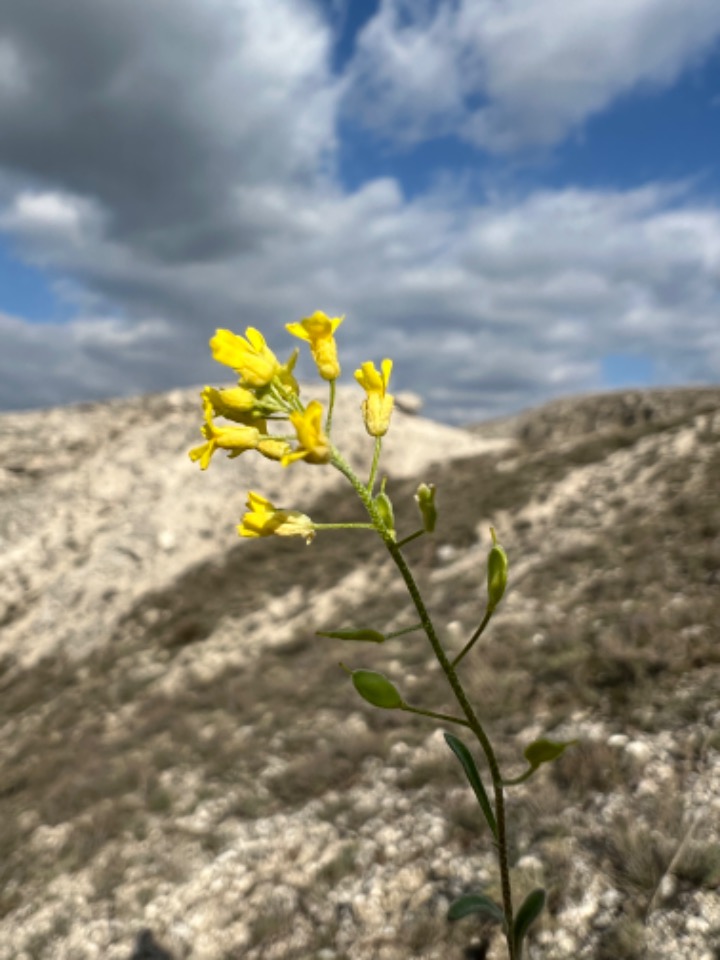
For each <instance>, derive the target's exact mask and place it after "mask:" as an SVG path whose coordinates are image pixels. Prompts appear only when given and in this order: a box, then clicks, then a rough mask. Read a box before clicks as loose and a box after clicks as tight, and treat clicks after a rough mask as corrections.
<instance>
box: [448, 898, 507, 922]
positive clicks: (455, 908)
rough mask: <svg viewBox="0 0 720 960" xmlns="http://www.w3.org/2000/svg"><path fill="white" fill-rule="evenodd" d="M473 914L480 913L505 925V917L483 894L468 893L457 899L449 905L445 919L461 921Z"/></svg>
mask: <svg viewBox="0 0 720 960" xmlns="http://www.w3.org/2000/svg"><path fill="white" fill-rule="evenodd" d="M473 913H482V914H484V915H485V916H486V917H490V919H491V920H495V921H496V922H497V923H500V924H503V925H504V924H505V915H504V914H503V912H502V910H501V909H500V907H499V906H498V905H497V904H496V903H495V901H494V900H491V899H490V897H486V896H485V895H484V894H483V893H468V894H466V895H465V896H464V897H459V898H458V899H457V900H456V901H455V902H454V903H451V904H450V909H449V910H448V915H447V918H448V920H462V918H463V917H469V916H470V915H471V914H473Z"/></svg>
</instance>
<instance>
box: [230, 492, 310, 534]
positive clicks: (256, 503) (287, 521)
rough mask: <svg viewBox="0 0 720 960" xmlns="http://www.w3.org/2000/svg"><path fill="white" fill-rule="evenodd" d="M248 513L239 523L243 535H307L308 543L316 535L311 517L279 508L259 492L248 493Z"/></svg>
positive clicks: (239, 530)
mask: <svg viewBox="0 0 720 960" xmlns="http://www.w3.org/2000/svg"><path fill="white" fill-rule="evenodd" d="M247 508H248V511H249V512H248V513H246V514H245V515H244V516H243V518H242V521H241V523H240V524H239V525H238V528H237V529H238V533H239V534H240V536H241V537H270V536H272V535H273V534H275V535H276V536H279V537H305V541H306V543H310V541H311V540H312V539H313V537H314V536H315V528H314V526H313V522H312V520H311V519H310V517H307V516H305V514H304V513H299V512H298V511H297V510H278V509H277V507H274V506H273V505H272V503H270V501H269V500H266V499H265V497H261V496H260V494H259V493H253V492H252V491H250V493H248V499H247Z"/></svg>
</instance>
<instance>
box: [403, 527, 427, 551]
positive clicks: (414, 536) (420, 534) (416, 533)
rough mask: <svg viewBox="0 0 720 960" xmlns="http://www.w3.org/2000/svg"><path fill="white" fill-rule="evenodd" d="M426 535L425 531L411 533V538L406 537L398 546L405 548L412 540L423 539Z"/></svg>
mask: <svg viewBox="0 0 720 960" xmlns="http://www.w3.org/2000/svg"><path fill="white" fill-rule="evenodd" d="M424 533H425V530H416V531H415V533H411V534H410V536H409V537H405V538H404V539H403V540H398V546H399V547H404V546H405V544H407V543H410V542H411V541H412V540H417V538H418V537H421V536H422V535H423V534H424Z"/></svg>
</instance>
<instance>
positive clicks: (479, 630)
mask: <svg viewBox="0 0 720 960" xmlns="http://www.w3.org/2000/svg"><path fill="white" fill-rule="evenodd" d="M492 615H493V611H492V610H490V609H489V608H488V609H487V610H486V611H485V616H484V617H483V618H482V622H481V623H480V626H479V627H478V628H477V630H476V631H475V633H474V634H473V635H472V636H471V637H470V639H469V640H468V642H467V643H466V644H465V646H464V647H463V648H462V650H461V651H460V653H459V654H458V655H457V656H456V657H455V659H454V660H453V662H452V665H453V667H456V666H457V665H458V664H459V663H460V661H461V660H462V658H463V657H464V656H465V654H466V653H469V652H470V651H471V650H472V648H473V647H474V646H475V642H476V641H477V640H478V638H479V637H480V635H481V634H482V632H483V630H484V629H485V627H486V626H487V625H488V624H489V623H490V617H491V616H492Z"/></svg>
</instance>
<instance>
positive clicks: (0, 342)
mask: <svg viewBox="0 0 720 960" xmlns="http://www.w3.org/2000/svg"><path fill="white" fill-rule="evenodd" d="M254 202H255V204H256V207H255V211H254V216H255V217H257V218H258V219H260V220H262V219H263V214H262V209H263V206H264V205H265V204H266V205H267V206H268V208H269V209H270V211H271V219H272V220H273V221H274V222H276V223H277V224H278V229H277V231H273V232H271V233H270V234H268V240H267V243H266V245H265V246H264V248H263V249H262V251H254V252H252V253H246V254H242V255H233V256H228V257H225V258H216V259H215V260H213V261H208V262H196V263H192V264H186V265H185V266H184V267H183V268H182V270H178V269H175V268H173V267H169V266H167V265H163V264H153V263H149V262H147V261H146V260H145V259H144V258H143V257H142V253H141V251H133V250H132V249H131V248H129V247H118V246H117V245H116V244H114V243H112V242H110V241H108V240H105V241H103V242H98V241H97V240H95V241H93V243H92V244H90V245H89V246H88V249H87V250H86V251H85V253H84V254H83V253H82V252H81V251H79V248H77V247H76V248H74V249H73V250H70V249H69V248H68V249H66V251H65V260H64V261H63V260H62V259H61V258H60V257H59V254H58V253H57V252H56V262H57V263H58V266H59V268H61V267H62V266H63V263H64V264H66V265H67V264H69V263H72V265H73V269H74V272H75V273H76V274H77V273H78V272H81V271H82V270H84V271H85V273H86V276H87V282H88V284H89V285H90V287H96V288H97V287H100V288H106V289H112V287H113V285H115V286H116V287H117V289H118V290H120V291H122V292H123V302H124V304H125V309H126V312H127V313H128V318H126V319H123V320H122V321H120V320H112V321H106V322H104V323H99V321H98V319H97V317H90V318H88V319H86V320H85V321H82V322H80V321H77V322H75V323H72V324H68V325H66V326H64V327H60V326H58V327H47V328H45V330H44V332H43V334H42V336H37V335H36V332H35V329H34V328H32V327H31V328H29V329H28V330H24V332H23V334H22V336H23V337H25V338H28V337H29V338H30V340H31V342H32V344H33V346H32V349H31V350H28V351H27V355H30V354H32V355H33V356H37V355H38V351H39V352H40V354H41V355H43V356H45V357H46V360H47V363H48V371H49V372H48V373H46V375H45V377H44V381H45V383H44V386H42V387H39V386H38V385H37V384H38V382H39V381H38V379H37V378H36V377H35V376H32V377H31V378H30V379H28V381H27V382H26V383H25V386H24V395H25V396H26V397H28V398H31V399H32V400H33V401H37V400H38V397H39V398H40V399H44V398H46V397H47V391H48V389H49V387H48V383H49V382H50V383H54V390H55V393H54V397H55V399H56V400H62V399H63V395H68V396H72V395H75V396H84V395H85V394H84V393H82V392H80V391H78V390H76V391H75V393H74V394H73V392H72V390H71V389H70V388H71V386H72V385H73V381H71V380H68V379H67V377H66V376H65V374H63V373H62V370H63V369H66V368H64V367H62V365H60V367H59V368H58V361H57V358H58V357H64V356H66V355H68V356H72V357H73V362H72V364H71V366H70V367H68V368H67V369H72V371H73V376H75V377H76V378H77V377H79V378H80V382H81V383H82V385H83V389H85V390H90V392H92V390H97V385H98V384H102V386H103V392H104V393H106V394H112V393H116V392H117V393H122V392H135V391H137V390H158V389H163V388H165V387H170V386H172V385H174V384H177V383H182V382H185V383H193V382H200V381H202V380H206V379H208V378H210V379H211V380H214V381H219V380H220V381H221V380H223V379H224V377H225V376H226V373H225V371H224V370H222V369H221V368H218V367H217V366H216V365H214V364H212V362H211V361H210V359H209V352H208V350H207V346H206V344H207V339H208V337H209V336H210V335H211V334H212V332H213V331H214V329H215V327H216V326H230V327H232V328H233V329H236V330H243V329H244V328H245V327H246V326H248V325H257V326H260V327H261V328H262V329H263V330H265V331H266V332H267V335H268V337H269V338H270V341H271V343H272V344H273V346H274V347H275V348H276V349H277V350H278V352H279V353H280V354H284V353H285V352H289V351H290V349H291V347H292V344H291V343H290V341H289V339H288V338H287V336H286V335H285V332H284V329H283V325H284V323H286V322H288V321H291V320H294V319H298V318H299V317H300V316H301V315H303V314H306V313H309V312H311V311H312V310H315V309H318V308H319V309H324V310H326V311H328V312H329V313H347V314H348V320H347V322H346V323H345V324H344V325H343V327H342V335H341V337H340V340H341V349H342V354H343V363H344V367H345V373H346V376H349V375H350V374H351V372H352V370H353V369H354V368H355V367H356V366H357V365H358V364H359V363H361V362H362V361H363V360H367V359H374V360H375V361H378V360H380V359H382V357H383V356H392V357H393V358H394V360H395V361H396V383H397V385H398V388H403V387H404V388H412V389H415V390H418V391H419V392H421V393H422V394H424V396H425V397H426V400H427V402H428V405H429V406H428V410H429V412H431V413H434V414H435V415H437V416H438V417H439V418H441V419H442V418H453V419H456V420H471V419H473V418H477V417H479V416H481V415H483V414H492V413H495V412H499V411H502V410H507V409H510V408H516V407H520V406H527V405H529V404H531V403H534V402H537V401H539V400H540V399H543V398H545V397H548V396H552V395H554V394H556V393H558V392H566V393H567V392H582V391H586V390H588V389H597V388H599V387H601V385H602V380H601V368H602V360H603V358H604V357H605V356H607V355H609V354H622V353H628V354H640V355H643V356H647V357H649V358H650V359H651V360H652V361H653V363H654V364H655V367H656V369H657V370H658V371H659V372H660V373H661V375H662V377H663V379H664V380H665V382H668V383H684V382H692V381H695V382H703V381H706V382H707V381H713V380H717V379H719V378H720V342H719V338H718V335H717V331H718V329H720V211H719V210H718V209H716V208H707V207H705V208H704V207H700V206H696V205H693V203H692V202H691V201H690V200H689V199H686V198H685V199H684V198H683V196H682V195H681V194H679V193H678V189H677V188H674V189H669V188H665V187H661V186H649V187H646V188H644V189H642V190H636V191H631V192H622V191H595V192H591V191H582V190H577V189H574V190H573V189H568V190H559V191H542V192H535V193H532V194H530V195H528V196H526V197H524V198H506V197H502V196H497V197H495V198H494V199H493V200H492V201H491V202H489V203H487V204H485V205H474V206H473V205H471V204H468V203H458V202H457V198H454V202H453V203H451V202H450V200H449V199H448V198H447V197H443V196H441V195H428V196H425V197H419V198H416V199H415V200H413V201H412V202H407V201H406V200H404V199H403V196H402V194H401V192H400V191H399V190H398V187H397V185H396V184H395V183H394V182H393V181H390V180H384V181H376V182H374V183H371V184H368V185H367V186H366V187H364V188H363V189H362V190H360V191H358V192H357V193H355V194H353V195H350V196H344V195H343V194H342V193H340V192H338V191H336V190H332V189H329V188H328V189H326V190H324V191H320V190H318V189H316V188H312V189H305V188H293V189H287V190H286V191H284V192H283V191H278V190H274V191H270V192H268V193H267V194H266V195H263V194H262V193H259V194H257V195H256V196H255V198H254ZM83 258H84V259H83ZM19 330H20V328H19V327H18V326H17V323H16V324H15V325H14V326H11V327H6V328H4V329H3V328H2V327H0V357H2V360H0V384H2V385H3V386H4V390H5V392H3V387H0V404H5V405H7V404H11V405H14V399H15V398H16V397H17V395H18V394H17V389H18V388H17V370H16V367H17V359H16V353H17V351H16V352H15V353H13V349H12V347H11V344H12V342H17V338H18V336H19ZM8 344H10V348H8V346H7V345H8ZM21 352H22V351H21ZM9 367H13V370H12V371H11V370H9V369H7V368H9ZM304 369H305V370H306V371H307V372H310V371H311V368H310V365H309V364H308V363H307V361H306V362H305V368H304ZM58 371H59V372H58ZM77 382H78V381H76V382H75V385H76V386H77ZM8 385H10V386H9V387H8ZM38 391H39V392H38ZM42 391H45V392H44V393H43V392H42Z"/></svg>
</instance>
